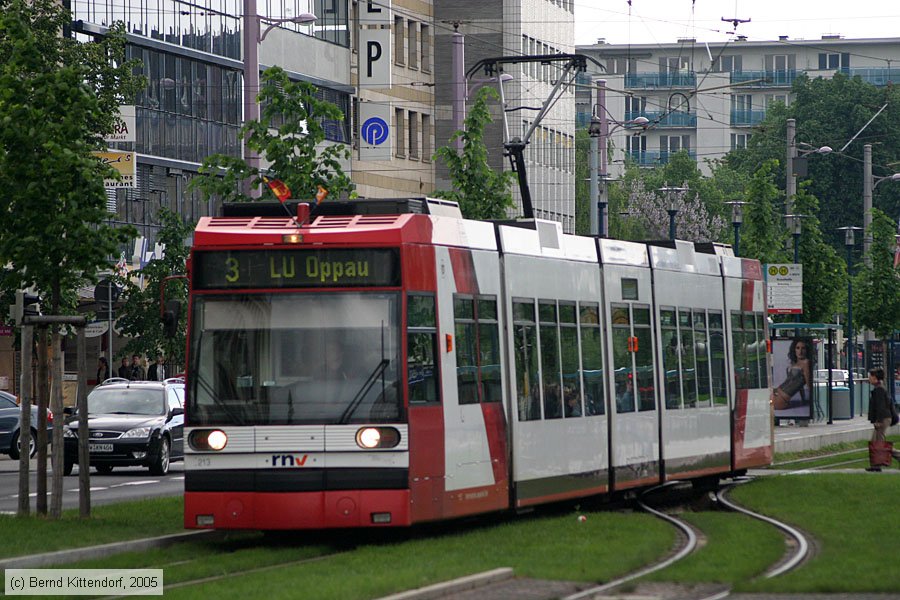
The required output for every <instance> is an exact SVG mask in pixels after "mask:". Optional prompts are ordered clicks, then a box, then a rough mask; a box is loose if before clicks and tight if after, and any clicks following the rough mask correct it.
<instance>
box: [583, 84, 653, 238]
mask: <svg viewBox="0 0 900 600" xmlns="http://www.w3.org/2000/svg"><path fill="white" fill-rule="evenodd" d="M596 83H597V103H596V105H594V109H593V111H592V114H591V124H590V125H589V126H588V135H589V136H590V137H591V175H590V180H589V182H590V183H589V184H590V187H591V190H590V207H589V212H590V215H591V235H596V236H597V237H601V238H605V237H606V236H607V234H608V233H609V228H608V227H607V226H606V207H607V206H608V205H609V200H608V199H607V197H606V184H607V181H608V178H609V174H608V173H607V172H606V169H607V157H606V141H607V140H608V139H609V136H610V135H612V134H613V133H615V132H616V131H618V130H620V129H622V128H623V127H639V128H641V130H644V129H646V128H647V126H648V125H649V124H650V119H648V118H647V117H645V116H639V117H635V118H634V119H629V120H627V121H622V122H619V121H613V120H612V119H609V118H608V117H607V116H606V80H604V79H598V80H597V81H596ZM610 122H612V123H613V124H614V126H613V128H612V129H610V128H609V124H610ZM601 192H602V193H601Z"/></svg>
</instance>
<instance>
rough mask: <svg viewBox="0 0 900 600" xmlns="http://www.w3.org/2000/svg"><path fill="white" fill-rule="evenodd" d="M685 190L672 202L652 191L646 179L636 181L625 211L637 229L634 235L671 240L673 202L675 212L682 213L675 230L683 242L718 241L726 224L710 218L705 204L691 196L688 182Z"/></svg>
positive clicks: (675, 194)
mask: <svg viewBox="0 0 900 600" xmlns="http://www.w3.org/2000/svg"><path fill="white" fill-rule="evenodd" d="M682 187H683V189H684V191H681V192H677V193H672V194H671V198H669V197H667V196H666V195H665V194H661V193H659V192H657V191H656V190H648V189H647V188H646V187H645V185H644V181H643V180H642V179H635V180H632V181H631V182H630V184H629V187H628V201H627V205H626V207H625V213H626V215H625V216H627V218H628V219H629V220H630V221H631V222H632V224H633V225H634V227H635V229H634V230H633V231H632V234H633V235H635V236H636V237H643V238H645V239H666V238H668V236H669V212H668V209H669V207H670V201H671V206H672V208H674V209H677V210H678V213H677V214H676V215H675V228H676V232H677V237H678V238H679V239H683V240H691V241H698V242H699V241H711V240H715V239H717V237H718V235H719V232H721V231H722V229H723V228H724V227H725V221H724V220H723V219H722V217H720V216H718V215H712V214H710V212H709V211H708V210H707V208H706V206H705V205H704V204H703V202H702V201H700V199H699V198H698V197H697V196H696V195H695V194H692V193H691V189H690V187H689V184H688V183H687V182H685V183H684V184H683V186H682Z"/></svg>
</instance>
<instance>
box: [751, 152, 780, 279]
mask: <svg viewBox="0 0 900 600" xmlns="http://www.w3.org/2000/svg"><path fill="white" fill-rule="evenodd" d="M777 166H778V161H774V160H769V161H766V162H765V163H763V164H762V166H760V167H759V169H757V171H756V172H755V173H754V174H753V177H752V178H751V179H750V183H749V185H748V187H747V195H746V197H745V201H746V202H748V204H747V206H745V207H744V224H743V227H742V229H741V256H746V257H748V258H755V259H757V260H759V262H761V263H762V264H766V263H782V262H788V256H787V252H785V250H784V242H785V235H786V233H785V229H784V224H783V223H782V222H781V221H782V218H781V214H780V213H779V212H778V211H777V208H776V206H777V205H778V203H779V201H780V199H781V197H782V193H781V191H780V190H779V189H778V187H777V186H776V185H775V182H774V174H773V172H772V171H773V170H774V169H775V168H776V167H777Z"/></svg>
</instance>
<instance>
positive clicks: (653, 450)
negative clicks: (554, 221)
mask: <svg viewBox="0 0 900 600" xmlns="http://www.w3.org/2000/svg"><path fill="white" fill-rule="evenodd" d="M609 270H610V269H607V271H609ZM616 271H619V269H616ZM628 271H632V272H635V274H636V275H638V276H636V277H630V276H628V275H626V274H621V275H618V276H617V274H610V273H607V281H606V284H607V295H608V298H609V305H608V310H609V336H610V346H609V347H610V353H609V356H610V360H611V362H612V374H613V377H612V385H613V393H612V396H611V398H612V402H611V403H610V404H611V406H610V413H611V419H610V422H611V431H610V438H611V451H610V456H611V458H612V461H611V462H612V471H613V478H614V482H615V483H614V486H615V487H616V488H617V489H623V488H628V487H634V486H637V485H645V484H647V483H652V482H654V481H657V480H658V479H659V473H660V463H659V429H658V424H659V419H658V403H657V402H658V401H657V396H658V393H657V389H656V381H657V379H656V366H655V364H654V352H653V347H654V346H653V345H654V340H653V329H652V322H651V314H652V311H651V305H650V299H651V291H650V277H649V272H647V271H644V270H637V269H628Z"/></svg>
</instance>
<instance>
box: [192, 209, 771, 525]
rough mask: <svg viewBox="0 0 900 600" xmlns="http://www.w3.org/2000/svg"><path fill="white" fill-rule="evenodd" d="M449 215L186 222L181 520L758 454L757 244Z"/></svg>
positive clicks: (294, 520) (296, 512) (546, 491)
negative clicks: (646, 239)
mask: <svg viewBox="0 0 900 600" xmlns="http://www.w3.org/2000/svg"><path fill="white" fill-rule="evenodd" d="M438 202H439V201H438ZM303 206H305V205H303ZM323 206H324V205H323ZM386 207H389V208H386ZM398 207H400V208H401V209H403V210H398ZM409 207H412V208H416V207H418V208H416V210H409ZM343 209H346V210H343ZM341 212H344V214H335V213H341ZM358 213H365V214H358ZM453 213H454V208H453V207H448V206H447V205H446V203H441V204H438V203H434V202H431V201H424V200H410V201H408V202H404V201H374V200H373V201H355V202H353V203H347V204H337V203H335V204H333V205H332V206H330V207H329V210H328V214H320V215H319V216H316V217H314V219H313V220H312V221H311V222H310V223H303V224H302V225H299V226H298V225H297V223H298V221H297V220H294V219H291V218H288V217H286V216H268V217H260V216H239V217H218V218H204V219H202V220H201V221H200V223H199V225H198V226H197V229H196V231H195V234H194V247H193V249H192V252H191V258H190V264H189V276H190V308H189V322H188V337H189V342H188V345H189V349H188V353H189V356H188V372H187V380H188V395H187V413H186V434H187V436H186V437H187V440H188V444H187V446H186V450H185V452H186V462H185V526H186V527H188V528H217V529H309V528H331V527H367V526H409V525H412V524H415V523H420V522H425V521H436V520H442V519H450V518H456V517H461V516H464V515H472V514H476V513H484V512H489V511H501V510H508V509H516V508H523V507H528V506H533V505H537V504H541V503H546V502H552V501H556V500H561V499H569V498H578V497H583V496H588V495H595V494H603V493H612V492H615V491H619V490H625V489H628V488H635V487H639V486H648V485H652V484H656V483H659V482H661V481H665V480H671V479H687V478H710V479H718V478H719V477H724V476H727V475H729V474H732V473H736V472H740V471H742V470H745V469H747V468H749V467H754V466H761V465H765V464H768V463H769V462H770V461H771V459H772V447H773V442H772V435H773V433H772V422H773V421H772V413H771V406H770V403H769V390H768V382H767V375H766V373H767V372H768V371H767V368H766V359H767V353H766V328H765V309H764V293H763V280H762V274H761V270H760V266H759V264H758V263H757V262H755V261H752V260H747V259H739V258H735V257H733V256H731V252H730V250H729V249H728V248H727V247H717V246H712V245H710V246H708V247H705V248H703V247H697V246H695V245H694V244H692V243H689V242H682V241H677V242H672V243H660V244H658V245H655V244H644V243H634V242H625V241H618V240H608V239H601V240H596V239H593V238H585V237H577V236H571V235H564V234H563V233H562V230H561V227H560V226H559V224H557V223H554V222H549V221H541V220H532V221H528V222H518V223H508V224H497V223H487V222H476V221H467V220H464V219H461V218H459V216H458V214H453Z"/></svg>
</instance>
